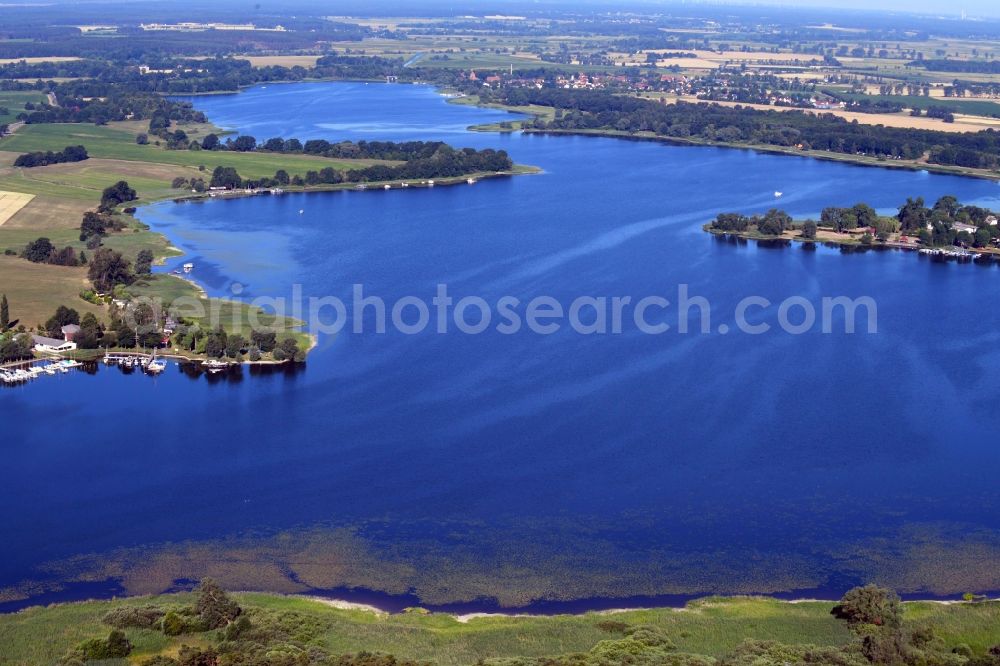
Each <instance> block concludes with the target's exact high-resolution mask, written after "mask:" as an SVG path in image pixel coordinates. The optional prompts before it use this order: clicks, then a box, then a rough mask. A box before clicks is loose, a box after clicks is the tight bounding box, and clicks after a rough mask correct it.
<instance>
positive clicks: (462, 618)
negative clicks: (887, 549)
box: [297, 595, 1000, 624]
mask: <svg viewBox="0 0 1000 666" xmlns="http://www.w3.org/2000/svg"><path fill="white" fill-rule="evenodd" d="M297 596H299V597H300V598H302V599H308V600H310V601H315V602H318V603H321V604H323V605H326V606H330V607H331V608H337V609H339V610H359V611H365V612H368V613H373V614H375V615H379V616H387V615H391V613H390V612H389V611H387V610H384V609H382V608H378V607H377V606H372V605H370V604H359V603H356V602H353V601H346V600H344V599H331V598H328V597H317V596H313V595H297ZM740 596H741V595H736V596H735V597H733V598H740ZM753 597H754V595H749V598H753ZM760 598H764V599H773V600H774V601H780V602H781V603H785V604H834V603H837V602H836V601H835V600H833V599H776V598H774V597H768V596H766V595H764V596H762V597H760ZM987 601H990V602H997V601H1000V598H995V599H994V598H991V599H981V600H978V601H971V602H970V601H964V600H962V599H908V600H906V601H904V602H903V603H905V604H908V603H920V604H941V605H943V606H951V605H954V604H966V603H984V602H987ZM661 608H668V609H670V610H674V611H677V612H678V613H683V612H686V611H687V610H688V608H687V607H685V606H680V607H673V606H659V607H648V606H641V607H640V606H636V607H634V608H607V609H604V610H592V611H582V612H579V613H524V612H515V613H503V612H490V613H462V614H454V613H436V614H437V615H449V616H451V617H452V618H454V619H455V621H456V622H460V623H462V624H468V623H469V622H471V621H472V620H477V619H481V618H482V619H488V618H512V617H553V616H556V615H586V614H593V615H615V614H618V613H633V612H637V611H649V610H658V609H661Z"/></svg>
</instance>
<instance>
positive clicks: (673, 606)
mask: <svg viewBox="0 0 1000 666" xmlns="http://www.w3.org/2000/svg"><path fill="white" fill-rule="evenodd" d="M106 592H107V593H106V594H105V595H103V596H86V595H84V596H79V597H77V598H70V599H66V600H49V601H42V600H39V601H38V602H37V603H30V602H28V603H17V602H14V603H7V604H2V605H6V606H11V608H9V609H8V610H0V616H3V615H16V614H18V613H22V612H28V611H31V610H32V609H38V608H51V607H57V606H72V605H78V604H87V603H101V602H105V603H111V602H114V601H118V600H133V601H135V600H140V599H151V598H157V597H170V596H176V595H180V594H190V591H189V590H171V591H167V592H159V593H152V594H140V595H121V594H117V593H116V592H115V590H113V589H108V590H106ZM231 592H232V593H233V594H236V595H259V596H264V597H268V598H273V599H302V600H305V601H310V602H314V603H317V604H321V605H323V606H327V607H329V608H332V609H334V610H339V611H351V612H360V613H368V614H370V615H373V616H375V617H376V618H381V619H385V618H389V617H398V616H405V615H411V614H412V615H422V616H426V615H436V616H444V617H450V618H452V619H453V620H454V621H455V622H458V623H460V624H469V623H470V622H472V621H474V620H480V619H483V620H489V619H510V618H555V617H582V616H586V615H620V614H624V613H643V612H651V611H654V612H655V611H672V612H676V613H683V612H688V611H690V609H691V606H692V605H694V606H697V605H706V604H720V603H726V602H728V601H738V600H763V601H768V602H773V603H776V604H787V605H789V606H795V605H802V604H822V605H833V604H837V603H839V602H840V598H827V599H823V598H820V597H808V596H788V597H783V596H781V595H777V594H702V595H678V597H679V598H678V599H677V600H676V601H674V603H668V602H663V603H657V602H654V603H647V604H637V605H634V606H633V605H629V603H628V599H607V601H608V602H609V603H608V605H607V606H602V605H593V606H591V605H588V604H587V603H586V601H587V600H577V601H575V602H574V601H564V602H555V601H548V602H546V601H544V600H542V601H536V602H535V603H533V604H530V605H528V606H524V607H518V608H510V609H508V610H497V609H494V608H486V607H481V608H480V609H479V610H476V609H475V608H474V606H476V605H477V604H476V602H466V603H457V604H444V605H440V606H439V605H435V604H427V605H421V604H419V603H416V604H409V605H406V606H399V605H396V606H392V607H388V606H387V605H385V604H382V605H380V604H379V603H378V602H373V601H372V600H370V599H369V600H366V601H355V600H351V599H347V598H344V597H343V596H324V595H323V594H321V593H318V592H315V591H313V592H301V593H281V592H267V591H261V590H231ZM381 594H384V595H385V596H386V597H392V596H393V595H389V594H387V593H381ZM650 599H655V598H653V597H651V598H650ZM900 599H901V602H902V603H903V604H904V605H920V604H936V605H941V606H965V605H967V606H977V605H983V604H993V603H1000V593H998V592H992V593H987V594H984V595H982V596H981V598H977V599H974V600H966V599H962V598H961V597H959V596H957V595H950V596H945V597H933V596H932V597H926V596H921V595H920V594H901V595H900ZM480 603H482V602H480ZM540 604H542V605H544V604H561V605H566V606H567V608H565V609H551V610H548V609H545V608H539V605H540ZM577 604H582V605H581V606H580V607H576V608H569V607H568V606H575V605H577Z"/></svg>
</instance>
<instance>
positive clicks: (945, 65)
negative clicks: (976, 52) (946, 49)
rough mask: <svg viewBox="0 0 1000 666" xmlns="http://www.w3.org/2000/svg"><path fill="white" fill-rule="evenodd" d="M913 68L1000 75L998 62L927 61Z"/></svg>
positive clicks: (917, 62)
mask: <svg viewBox="0 0 1000 666" xmlns="http://www.w3.org/2000/svg"><path fill="white" fill-rule="evenodd" d="M910 66H911V67H923V68H924V69H926V70H928V71H931V72H962V73H965V74H1000V61H998V60H950V59H948V58H941V59H937V60H931V59H925V60H917V61H915V62H911V63H910Z"/></svg>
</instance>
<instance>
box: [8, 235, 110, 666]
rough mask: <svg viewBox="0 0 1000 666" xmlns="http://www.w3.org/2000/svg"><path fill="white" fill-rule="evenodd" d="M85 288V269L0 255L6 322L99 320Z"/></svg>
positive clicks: (29, 324)
mask: <svg viewBox="0 0 1000 666" xmlns="http://www.w3.org/2000/svg"><path fill="white" fill-rule="evenodd" d="M32 240H34V239H32ZM2 245H3V242H2V241H0V246H2ZM89 286H90V283H89V282H88V281H87V269H86V268H69V267H67V266H53V265H51V264H33V263H31V262H30V261H25V260H24V259H21V258H19V257H8V256H2V255H0V292H3V293H5V294H7V297H8V299H9V300H10V318H11V320H12V321H13V320H19V321H20V323H22V324H24V325H25V326H27V327H29V328H30V327H33V326H35V325H37V324H39V323H43V322H45V320H46V319H48V318H49V317H51V316H52V313H53V312H55V309H56V308H57V307H59V306H60V305H69V306H71V307H73V308H75V309H76V310H77V311H79V312H80V314H83V313H85V312H93V313H94V314H95V315H97V316H98V317H102V316H103V315H104V308H101V307H98V306H96V305H92V304H90V303H88V302H86V301H84V300H83V299H81V298H80V292H81V291H82V290H84V289H87V288H89ZM0 644H3V641H2V640H0ZM0 663H2V662H0Z"/></svg>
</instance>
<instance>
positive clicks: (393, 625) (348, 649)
mask: <svg viewBox="0 0 1000 666" xmlns="http://www.w3.org/2000/svg"><path fill="white" fill-rule="evenodd" d="M234 596H235V597H236V599H237V600H238V601H239V603H240V605H241V606H242V607H243V608H244V609H245V612H246V613H247V614H248V616H249V617H250V618H251V621H258V620H263V619H264V618H272V619H273V618H282V621H283V622H284V623H285V624H286V625H287V624H288V623H297V624H299V625H301V626H303V627H309V634H310V639H309V642H311V643H313V644H315V645H317V646H319V647H322V648H324V649H326V650H327V651H329V652H330V653H331V654H347V653H354V652H359V651H374V652H382V653H387V654H394V655H396V656H397V657H403V658H412V659H424V660H433V661H435V662H437V663H440V664H449V665H450V664H474V663H475V662H476V661H478V660H479V659H484V658H490V657H514V656H545V655H558V654H567V653H573V652H585V651H587V650H589V649H590V648H591V647H593V646H594V645H595V644H597V643H598V642H599V641H602V640H605V639H608V638H613V637H615V634H613V633H609V631H608V628H607V625H606V623H607V622H608V621H613V622H618V623H626V624H629V625H653V626H656V627H659V628H661V629H663V630H664V631H665V633H666V634H667V635H668V636H669V637H670V639H671V640H672V641H673V642H674V643H676V645H677V650H678V651H679V652H690V653H697V654H704V655H710V656H714V657H718V656H720V655H723V654H725V653H727V652H730V651H732V650H733V649H734V648H735V647H736V646H737V645H739V643H740V642H742V641H743V640H745V639H748V638H754V639H758V640H776V641H779V642H781V643H787V644H815V645H827V646H839V645H844V644H846V643H847V642H849V641H850V640H851V634H850V632H849V630H848V629H847V627H846V625H845V624H844V623H843V622H841V621H839V620H837V619H835V618H834V617H833V616H831V615H830V609H831V608H832V606H833V604H832V603H830V602H803V603H788V602H782V601H777V600H774V599H765V598H734V599H704V600H700V601H696V602H692V603H690V604H688V605H687V606H686V607H685V608H683V609H670V608H660V609H652V610H638V611H628V612H620V613H613V614H607V613H587V614H583V615H559V616H519V617H511V616H493V617H481V618H474V619H471V620H469V621H467V622H459V621H458V620H457V619H456V618H455V617H453V616H451V615H444V614H427V613H401V614H395V615H385V614H375V613H371V612H368V611H363V610H341V609H336V608H333V607H331V606H329V605H327V604H324V603H321V602H318V601H314V600H310V599H304V598H296V597H280V596H274V595H264V594H238V595H234ZM192 598H193V597H192V595H189V594H181V595H169V596H162V597H143V598H132V599H125V600H117V601H95V602H85V603H76V604H64V605H56V606H50V607H48V608H42V607H36V608H31V609H28V610H25V611H22V612H20V613H15V614H11V615H3V616H0V645H2V646H4V649H3V650H2V651H0V664H2V665H3V666H7V665H11V666H13V665H14V664H18V665H33V664H50V663H53V662H54V661H55V660H56V659H57V658H58V657H60V656H61V655H62V654H64V653H65V651H66V650H67V649H68V648H70V647H72V646H73V645H76V644H77V643H79V642H80V641H82V640H85V639H87V638H91V637H97V636H104V635H107V632H108V627H107V626H106V625H103V624H102V623H101V622H100V618H101V616H102V615H103V614H104V613H105V612H107V610H108V609H110V608H111V607H112V606H118V607H120V606H142V605H148V604H156V605H159V606H161V607H163V608H168V607H180V606H181V605H185V604H190V603H191V602H192ZM904 619H905V622H906V624H907V626H909V627H911V628H912V627H916V626H919V625H921V624H924V623H932V624H933V626H934V627H935V630H936V633H937V635H938V638H939V639H940V640H941V641H942V642H943V644H944V647H945V648H946V649H951V648H952V647H954V646H957V645H959V644H962V643H964V644H966V645H968V646H970V647H971V648H972V649H973V650H974V651H976V652H977V653H983V652H985V651H986V650H987V649H988V648H989V646H991V645H994V644H996V643H997V642H1000V603H997V602H987V603H976V604H951V605H946V604H938V603H908V604H905V615H904ZM602 623H605V626H604V627H603V628H602V626H601V624H602ZM127 634H128V637H129V640H130V641H131V642H132V643H133V644H134V646H135V649H134V651H133V654H132V655H131V656H130V660H131V661H132V662H133V663H138V662H139V661H141V659H142V658H144V657H148V656H150V655H154V654H161V653H162V654H174V653H175V652H176V650H177V648H178V647H179V646H180V645H181V644H187V645H206V644H209V643H210V642H211V641H212V640H213V638H214V635H213V633H206V634H190V635H185V636H180V637H175V638H171V637H166V636H164V635H163V634H162V633H160V632H158V631H153V630H145V629H143V630H137V629H131V630H127Z"/></svg>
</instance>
